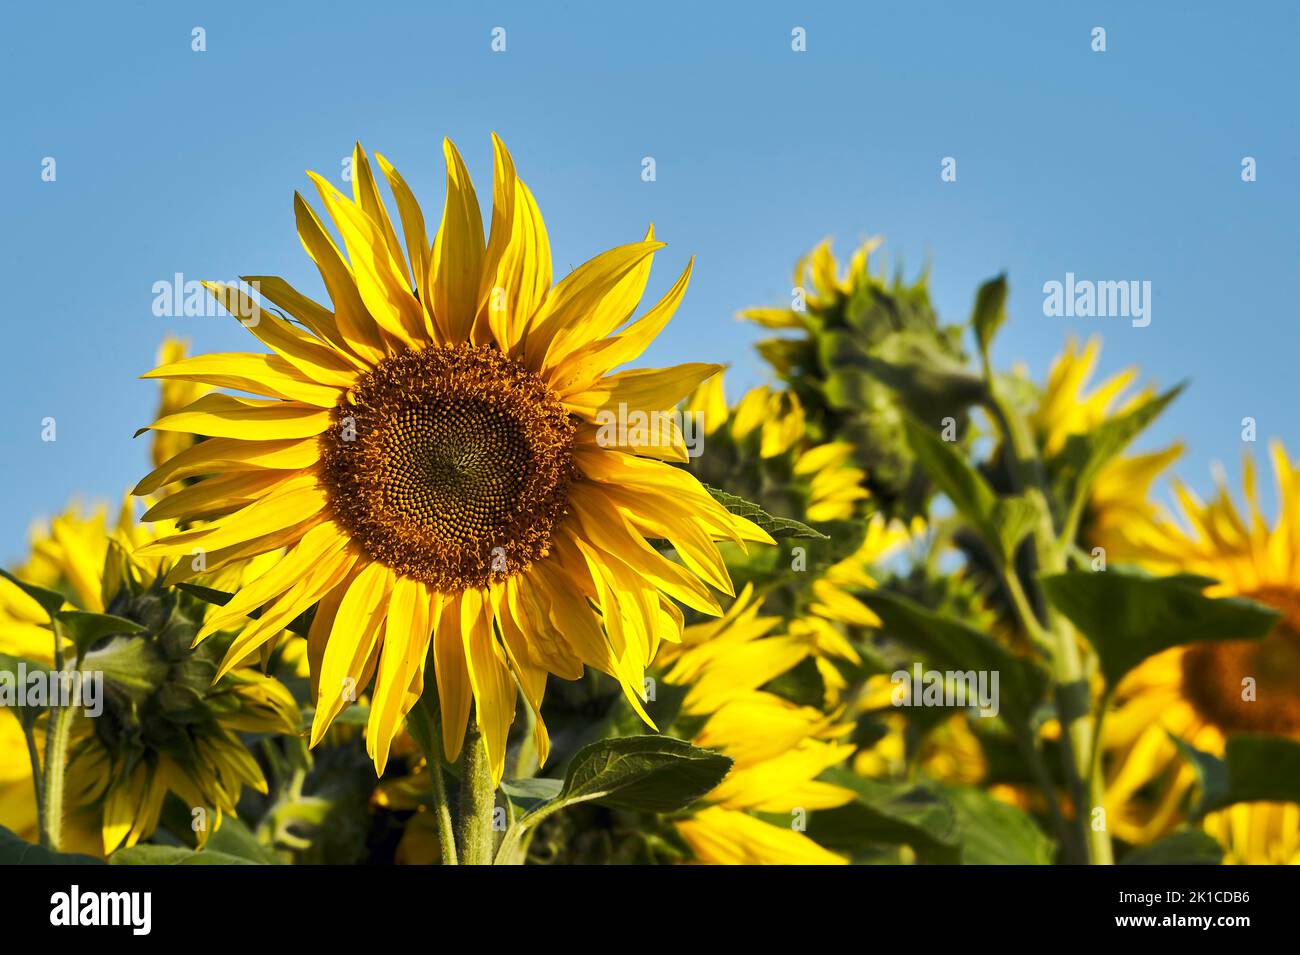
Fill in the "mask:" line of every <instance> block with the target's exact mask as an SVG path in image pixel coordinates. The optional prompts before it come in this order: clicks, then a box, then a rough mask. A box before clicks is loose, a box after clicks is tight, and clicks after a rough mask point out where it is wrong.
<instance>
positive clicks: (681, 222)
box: [0, 2, 1300, 559]
mask: <svg viewBox="0 0 1300 955" xmlns="http://www.w3.org/2000/svg"><path fill="white" fill-rule="evenodd" d="M448 6H450V5H448V4H441V3H440V4H432V3H401V2H384V3H370V4H356V3H346V4H345V3H326V2H313V3H296V4H288V3H276V4H269V3H249V2H233V3H232V2H222V3H215V2H212V3H184V2H167V3H163V2H156V3H134V4H115V5H108V4H102V3H84V4H60V3H49V4H39V5H38V4H19V5H14V6H13V7H12V9H10V10H8V11H7V12H6V24H5V30H4V34H5V35H4V38H3V40H0V44H3V48H2V49H0V54H2V55H0V80H2V82H0V103H3V120H4V140H3V148H2V149H0V183H2V185H0V211H2V213H3V219H2V221H3V224H4V228H3V230H2V231H0V270H2V272H0V276H2V277H3V281H4V289H5V305H4V309H5V314H4V335H5V338H4V351H3V354H4V374H3V376H2V377H0V389H2V395H3V406H4V409H5V413H4V415H3V425H2V426H0V427H3V437H4V448H5V452H6V453H5V454H4V456H3V460H4V464H3V469H2V471H0V494H2V496H3V501H4V506H3V508H2V509H0V558H5V559H11V558H15V557H18V556H19V555H20V554H21V552H22V549H23V542H24V538H25V535H26V529H27V526H28V524H29V522H30V521H31V520H32V518H33V517H35V516H37V515H40V514H49V513H51V512H54V511H57V510H58V509H60V508H61V507H62V506H63V504H64V503H65V501H66V500H67V499H68V498H69V497H70V496H72V495H74V494H76V493H78V492H80V493H81V494H82V495H84V496H87V497H92V498H93V497H107V498H112V497H115V496H116V495H118V494H120V493H121V492H122V491H123V490H124V489H125V488H126V487H128V486H130V485H131V484H132V483H133V482H134V480H135V479H136V478H138V477H139V476H140V475H141V474H142V473H143V471H144V470H145V469H146V465H147V447H146V444H145V441H146V439H144V438H142V439H140V440H137V441H132V439H131V434H132V432H133V431H134V430H135V429H136V428H138V427H140V426H141V425H143V424H146V423H147V422H148V420H149V415H150V412H151V410H152V407H153V404H154V401H155V397H156V392H155V386H154V385H153V384H151V383H148V382H143V381H138V380H137V379H136V376H137V375H138V374H139V373H141V372H143V371H145V370H147V369H148V368H149V367H151V363H152V360H153V356H154V352H155V350H156V348H157V345H158V341H159V339H160V337H161V336H162V335H163V333H165V332H172V333H177V334H181V335H184V336H187V337H188V338H190V339H191V340H192V341H193V344H194V346H195V347H196V348H197V349H200V350H254V349H255V343H254V341H253V339H252V338H251V336H249V335H248V334H247V333H246V332H245V331H244V330H243V329H241V328H239V327H238V325H237V324H236V323H235V322H234V321H233V319H229V318H222V319H216V318H189V319H186V318H158V317H155V316H154V315H153V314H152V312H151V303H152V300H153V293H152V291H151V288H152V285H153V283H154V282H155V281H158V280H160V279H168V278H170V277H171V276H172V274H173V273H175V272H181V273H184V275H185V276H186V277H187V278H218V279H229V278H232V277H234V276H237V275H240V274H253V273H264V274H280V275H283V276H285V277H286V278H288V279H290V280H291V281H293V282H295V283H302V284H303V287H304V288H305V289H306V290H308V291H309V292H312V293H316V294H317V297H321V296H322V295H323V292H321V291H320V285H319V279H318V277H317V276H316V274H315V272H314V270H313V269H312V268H311V265H310V262H309V261H308V260H307V258H306V256H305V254H304V253H303V251H302V249H301V247H300V246H299V243H298V240H297V237H296V236H295V234H294V231H293V212H292V201H291V200H292V194H293V190H295V189H298V190H302V191H304V192H307V191H308V189H309V187H310V183H309V182H308V180H307V179H306V177H305V176H304V174H303V172H304V170H305V169H308V168H312V169H316V170H319V171H320V172H322V173H323V174H325V175H327V176H333V177H334V178H335V179H336V180H337V178H338V176H339V171H340V161H341V160H342V158H343V157H344V156H345V155H346V154H347V153H348V152H349V150H350V148H351V145H352V142H353V141H354V139H357V138H360V139H361V140H362V141H363V143H364V144H365V145H366V146H367V147H368V148H370V149H372V150H375V149H377V150H379V151H382V152H384V153H385V154H386V155H388V156H389V157H390V158H391V159H393V160H394V161H395V162H396V163H397V165H398V167H399V168H400V169H401V170H402V171H403V173H404V175H405V176H406V178H407V179H408V181H410V182H411V184H412V186H413V187H414V188H415V190H416V193H417V195H419V196H420V197H421V199H422V200H423V201H425V202H426V204H427V205H429V206H431V207H432V211H431V212H430V213H429V217H430V218H432V219H433V220H434V221H435V222H436V220H437V218H438V215H439V214H438V211H437V210H438V209H439V207H440V204H441V197H442V189H443V186H442V176H443V172H442V163H441V157H440V152H439V142H440V140H441V137H443V136H444V135H445V136H450V137H451V138H452V139H453V140H454V141H455V142H456V143H457V144H458V145H459V146H460V148H461V150H462V152H463V153H464V154H465V157H466V159H467V161H468V163H469V165H470V169H471V172H472V173H473V174H474V176H475V178H476V181H478V182H479V183H480V186H481V192H480V194H481V196H483V197H484V198H486V196H487V195H489V194H490V169H491V149H490V142H489V138H488V134H489V132H490V131H492V130H496V131H497V132H499V133H500V134H501V135H502V137H503V138H504V139H505V141H506V142H507V144H508V145H509V146H510V148H511V150H512V151H513V153H514V156H515V160H516V162H517V164H518V166H519V168H520V171H521V173H522V175H523V176H524V177H525V178H526V179H527V181H528V182H529V184H530V185H531V186H532V187H533V190H534V192H535V193H536V195H537V196H538V198H539V202H540V204H541V208H542V211H543V214H544V215H545V216H546V219H547V223H548V226H549V229H550V235H551V241H552V244H553V247H554V249H555V260H556V265H557V272H562V270H564V269H566V268H567V267H568V266H570V265H577V264H578V263H580V262H582V261H584V260H585V259H586V258H588V257H589V256H591V255H592V254H595V253H596V252H598V251H600V250H603V249H604V248H606V247H608V246H610V245H613V244H616V243H621V242H626V241H629V240H632V239H636V238H639V237H640V235H641V233H642V230H643V229H644V227H645V225H646V223H647V222H649V221H653V222H654V223H655V226H656V229H657V231H658V233H659V235H660V237H661V238H664V239H666V240H667V241H668V242H669V247H668V249H666V250H665V251H664V252H663V253H661V255H660V257H659V260H658V268H657V270H656V272H657V274H656V276H655V278H654V279H653V280H652V287H651V292H652V293H656V294H657V291H658V290H662V289H663V288H666V287H667V284H668V283H670V282H671V281H672V279H673V278H674V277H675V276H676V275H677V273H678V272H679V271H680V269H681V267H682V265H683V264H684V262H685V260H686V258H687V256H689V255H691V254H694V255H696V256H697V268H696V272H695V279H694V281H693V283H692V287H691V290H690V292H689V293H688V295H687V298H686V301H685V303H684V305H683V307H682V309H681V310H680V311H679V313H678V317H677V318H676V320H675V321H674V323H673V324H672V325H671V326H670V327H669V330H668V331H667V332H666V333H665V335H664V336H663V337H662V339H661V340H660V341H659V342H658V343H657V344H656V345H655V346H654V348H653V350H652V351H651V352H650V353H649V354H648V355H647V363H648V364H655V365H660V364H668V363H672V362H676V361H682V360H688V359H696V360H705V359H707V360H718V361H727V362H731V363H733V365H734V367H735V370H734V373H733V377H734V379H735V385H741V384H752V383H756V382H757V381H759V380H760V379H761V377H762V368H761V366H760V365H759V363H758V361H757V359H756V358H755V357H754V356H753V355H752V352H751V349H750V348H749V345H750V343H751V342H752V341H754V340H755V339H757V338H758V337H760V332H759V330H758V329H755V328H752V327H750V326H748V325H744V324H741V323H737V322H735V321H734V320H733V318H732V316H733V314H734V312H735V311H736V310H737V309H738V308H741V307H743V306H745V305H748V304H766V303H779V302H781V301H783V300H788V295H789V286H790V281H789V273H790V268H791V265H792V263H793V261H794V259H795V258H796V256H798V255H799V254H800V253H801V252H803V251H804V250H805V249H807V248H809V247H810V246H812V245H813V244H814V243H815V242H817V241H818V240H819V239H821V238H822V237H823V236H827V235H833V236H835V237H836V239H837V240H838V248H839V249H841V250H847V249H848V248H850V247H851V245H852V244H854V243H855V242H856V241H857V240H858V239H860V238H861V237H863V236H865V235H868V234H873V233H883V234H884V235H885V237H886V240H887V247H888V249H889V250H890V251H891V253H894V254H898V255H901V256H902V259H903V261H904V263H905V264H906V266H907V267H908V269H909V271H915V269H917V268H919V267H920V266H921V265H922V264H923V263H924V262H925V261H926V260H927V259H928V260H930V261H931V262H932V280H933V291H934V295H935V298H936V300H937V303H938V306H939V308H940V312H941V315H943V317H944V318H946V319H947V320H949V321H955V320H962V319H964V318H965V317H966V315H967V312H968V310H969V307H970V303H971V300H972V297H973V294H974V291H975V289H976V287H977V285H978V283H979V282H980V281H981V280H983V279H985V278H987V277H989V276H991V275H993V274H995V273H997V272H999V271H1001V270H1004V269H1005V270H1006V271H1007V272H1008V273H1009V276H1010V280H1011V283H1012V296H1011V309H1012V319H1011V321H1010V323H1009V324H1008V326H1007V328H1006V329H1005V330H1004V332H1003V334H1002V337H1001V340H1000V341H999V343H998V348H997V358H998V361H999V363H1001V364H1007V363H1009V362H1011V361H1014V360H1018V359H1023V360H1025V361H1026V362H1028V364H1029V366H1030V368H1031V369H1032V370H1033V371H1034V373H1035V374H1036V375H1038V376H1040V377H1041V375H1042V374H1043V373H1044V372H1045V370H1046V368H1047V365H1048V363H1049V361H1050V358H1051V356H1052V355H1053V354H1054V353H1056V352H1057V351H1058V350H1059V349H1060V347H1061V345H1062V343H1063V342H1064V340H1065V338H1066V336H1067V335H1068V334H1070V333H1072V332H1073V333H1076V334H1079V335H1088V334H1090V333H1094V332H1097V333H1104V334H1105V338H1106V348H1105V353H1104V356H1103V370H1114V369H1117V368H1119V367H1122V366H1124V365H1126V364H1129V363H1139V364H1140V365H1142V367H1143V368H1144V369H1145V370H1146V371H1147V372H1148V373H1149V374H1150V375H1151V376H1153V377H1154V378H1155V379H1157V380H1158V381H1159V382H1160V383H1162V384H1171V383H1173V382H1174V381H1176V380H1179V379H1181V378H1183V377H1190V378H1191V379H1192V388H1191V391H1190V392H1189V393H1188V394H1187V395H1186V396H1185V397H1183V398H1182V399H1181V400H1180V401H1179V402H1178V404H1177V405H1176V406H1175V407H1174V408H1173V409H1172V411H1171V412H1169V413H1168V414H1167V416H1166V417H1165V418H1164V419H1163V421H1162V423H1161V424H1160V426H1159V427H1158V429H1157V430H1156V431H1155V432H1154V434H1153V435H1152V437H1151V440H1150V441H1149V442H1148V443H1149V444H1151V443H1155V442H1158V441H1162V440H1169V439H1171V438H1173V437H1175V436H1180V435H1181V436H1186V438H1187V439H1188V440H1189V442H1190V446H1191V450H1190V454H1189V455H1188V457H1187V458H1186V459H1185V460H1184V462H1183V464H1182V465H1181V466H1180V469H1179V471H1180V473H1181V474H1183V475H1184V476H1185V477H1186V478H1188V479H1189V480H1191V481H1192V482H1193V483H1194V484H1195V485H1197V486H1199V487H1202V488H1207V487H1208V484H1209V473H1208V465H1209V462H1210V461H1212V460H1215V459H1218V460H1223V461H1225V463H1227V464H1228V465H1229V468H1230V470H1232V471H1234V472H1235V470H1236V467H1237V461H1238V458H1239V456H1240V453H1241V450H1242V443H1241V441H1240V437H1239V422H1240V420H1241V418H1242V417H1243V416H1246V415H1252V416H1254V417H1256V418H1257V419H1258V421H1259V428H1260V436H1261V445H1259V446H1258V447H1259V448H1260V449H1261V450H1262V441H1263V440H1264V439H1266V438H1267V437H1270V436H1279V437H1282V438H1284V439H1286V440H1287V442H1288V443H1289V445H1290V446H1291V448H1292V450H1293V452H1295V453H1297V454H1300V426H1298V425H1297V419H1296V414H1295V404H1296V396H1297V393H1298V391H1297V387H1296V379H1297V375H1298V371H1297V367H1296V365H1297V347H1296V346H1297V342H1300V336H1297V334H1296V332H1295V325H1296V322H1297V318H1300V316H1298V315H1297V304H1296V295H1295V286H1294V281H1293V279H1292V276H1293V275H1294V274H1295V263H1296V259H1297V235H1298V232H1297V223H1298V222H1300V190H1298V189H1297V181H1298V179H1300V149H1297V144H1298V142H1300V133H1298V132H1297V117H1298V116H1300V113H1297V110H1296V105H1295V95H1296V91H1297V88H1300V83H1297V79H1298V78H1300V76H1298V74H1300V68H1298V67H1297V56H1296V52H1295V43H1296V39H1297V36H1298V35H1300V29H1298V27H1300V18H1298V16H1297V13H1296V6H1295V5H1294V4H1291V3H1281V2H1278V3H1267V2H1266V3H1252V4H1249V5H1246V6H1241V5H1234V4H1227V3H1223V4H1218V5H1213V6H1212V5H1210V4H1198V3H1172V2H1170V3H1155V2H1148V3H1142V4H1131V3H1130V4H1122V3H1100V4H1098V3H1090V4H1086V5H1085V4H1060V3H1050V4H1049V3H1002V4H995V5H990V4H975V3H967V2H960V3H958V2H954V3H947V4H938V3H902V2H894V3H879V2H873V3H853V4H849V3H843V4H835V3H826V2H822V3H816V4H808V3H805V4H797V3H784V4H771V3H753V2H751V3H745V4H734V5H725V6H726V7H727V9H723V7H724V5H723V4H704V3H699V2H695V3H674V2H657V3H653V4H618V5H615V4H611V3H608V2H606V3H589V4H588V3H583V4H579V3H563V4H558V3H557V4H543V3H536V2H530V3H510V4H507V3H486V2H484V3H463V4H459V5H456V6H458V7H459V8H461V9H460V10H451V9H446V7H448ZM195 26H201V27H204V28H205V29H206V31H207V47H208V49H207V52H205V53H195V52H192V51H191V49H190V43H191V40H190V37H191V32H190V31H191V29H192V28H193V27H195ZM496 26H501V27H504V28H505V29H506V31H507V32H506V43H507V49H506V52H505V53H504V54H494V53H493V52H492V51H491V49H490V31H491V29H492V28H493V27H496ZM795 26H802V27H804V28H805V29H806V31H807V52H805V53H799V54H796V53H794V52H792V51H791V48H790V33H791V29H792V28H793V27H795ZM1094 26H1103V27H1105V28H1106V30H1107V32H1108V36H1107V45H1108V50H1107V52H1105V53H1102V54H1098V53H1094V52H1092V51H1091V50H1090V31H1091V29H1092V28H1093V27H1094ZM647 155H649V156H653V157H655V159H656V162H657V173H658V180H657V181H656V182H654V183H646V182H643V181H642V180H641V176H640V173H641V159H642V157H643V156H647ZM1248 155H1249V156H1254V157H1256V158H1257V160H1258V177H1259V178H1258V181H1257V182H1254V183H1250V184H1246V183H1243V182H1242V181H1241V178H1240V162H1241V158H1242V157H1243V156H1248ZM45 156H52V157H54V158H55V159H56V160H57V176H58V178H57V181H55V182H52V183H47V182H42V181H41V176H40V173H41V160H42V158H43V157H45ZM944 156H953V157H956V159H957V160H958V181H957V182H956V183H949V184H945V183H942V182H941V181H940V177H939V164H940V160H941V159H942V157H944ZM1067 271H1073V272H1074V273H1076V274H1077V275H1078V276H1080V277H1081V278H1093V279H1139V280H1149V281H1151V282H1152V285H1153V314H1152V322H1151V325H1150V326H1149V327H1147V328H1143V329H1135V328H1131V327H1129V325H1128V323H1127V322H1126V321H1123V320H1118V319H1110V320H1103V319H1096V318H1092V319H1085V318H1047V317H1044V315H1043V313H1042V292H1041V289H1042V285H1043V283H1044V282H1045V281H1048V280H1050V279H1061V278H1063V276H1064V274H1065V273H1066V272H1067ZM734 393H735V390H734V389H733V394H734ZM46 416H53V417H55V418H56V419H57V422H58V440H57V441H56V442H55V443H53V444H50V443H43V442H42V441H41V436H40V430H41V420H42V418H44V417H46Z"/></svg>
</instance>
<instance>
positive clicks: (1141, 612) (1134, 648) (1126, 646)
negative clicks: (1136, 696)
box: [1039, 569, 1278, 687]
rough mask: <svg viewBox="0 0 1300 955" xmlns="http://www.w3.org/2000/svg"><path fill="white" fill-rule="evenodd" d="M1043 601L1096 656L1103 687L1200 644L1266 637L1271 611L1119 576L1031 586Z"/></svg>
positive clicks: (1066, 578)
mask: <svg viewBox="0 0 1300 955" xmlns="http://www.w3.org/2000/svg"><path fill="white" fill-rule="evenodd" d="M1039 579H1040V580H1041V581H1042V584H1043V589H1044V591H1045V592H1046V594H1047V597H1048V599H1049V600H1051V602H1052V603H1053V604H1054V605H1055V606H1056V608H1057V609H1058V610H1060V611H1061V613H1063V614H1065V616H1066V617H1068V618H1069V619H1070V622H1071V623H1073V624H1074V625H1075V626H1076V627H1078V628H1079V630H1080V631H1081V632H1082V633H1083V635H1084V636H1085V637H1087V638H1088V640H1089V642H1090V643H1091V644H1092V645H1093V647H1094V648H1095V649H1096V651H1097V654H1098V656H1099V657H1100V658H1101V671H1102V674H1103V675H1104V676H1105V677H1106V681H1107V683H1108V685H1109V686H1111V687H1114V686H1116V685H1118V683H1119V681H1120V679H1121V678H1122V677H1123V676H1124V674H1126V673H1128V672H1129V671H1130V670H1132V669H1133V668H1134V667H1135V666H1137V665H1138V664H1139V663H1141V662H1142V661H1143V660H1145V659H1146V658H1147V657H1150V656H1152V655H1154V654H1157V653H1160V652H1161V651H1162V650H1168V649H1169V648H1170V647H1176V646H1181V645H1183V644H1187V643H1196V642H1199V641H1204V640H1248V639H1259V638H1260V637H1263V636H1264V635H1266V634H1267V633H1268V632H1269V631H1270V630H1271V629H1272V628H1273V624H1274V623H1276V622H1277V620H1278V614H1277V612H1276V611H1274V610H1271V609H1269V608H1268V607H1265V606H1264V605H1263V604H1259V603H1255V602H1254V601H1252V600H1245V599H1243V598H1240V597H1219V598H1214V597H1207V596H1205V595H1204V594H1203V593H1201V585H1202V583H1203V582H1202V581H1199V580H1196V579H1188V578H1185V577H1147V576H1145V575H1141V574H1133V573H1127V572H1124V571H1119V570H1114V569H1111V570H1106V571H1086V570H1078V571H1070V572H1067V573H1064V574H1050V575H1046V576H1043V577H1041V578H1039Z"/></svg>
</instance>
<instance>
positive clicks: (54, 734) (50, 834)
mask: <svg viewBox="0 0 1300 955" xmlns="http://www.w3.org/2000/svg"><path fill="white" fill-rule="evenodd" d="M75 711H76V707H75V705H73V704H71V703H70V704H68V705H67V706H52V707H51V708H50V723H49V727H48V729H47V731H46V736H45V798H44V802H43V805H42V807H41V812H40V817H41V822H42V824H43V826H44V829H43V830H42V832H41V845H43V846H45V848H47V849H50V850H53V851H55V852H57V851H58V850H59V846H60V844H61V843H62V841H63V777H64V770H65V769H66V768H67V762H68V737H69V736H70V734H71V730H72V717H73V715H74V714H75Z"/></svg>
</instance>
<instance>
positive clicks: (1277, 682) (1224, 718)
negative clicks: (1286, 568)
mask: <svg viewBox="0 0 1300 955" xmlns="http://www.w3.org/2000/svg"><path fill="white" fill-rule="evenodd" d="M1246 596H1248V597H1250V598H1252V599H1254V600H1258V601H1259V602H1260V603H1263V604H1268V605H1269V606H1270V607H1273V608H1274V609H1276V610H1280V611H1282V614H1283V616H1282V619H1281V620H1279V621H1278V623H1277V626H1275V627H1274V628H1273V631H1272V632H1271V633H1270V634H1269V635H1268V636H1266V637H1264V638H1263V639H1262V640H1223V641H1219V642H1216V643H1198V644H1193V645H1192V646H1191V647H1190V648H1189V649H1188V650H1187V651H1186V653H1184V654H1183V686H1184V693H1185V694H1186V696H1187V699H1188V700H1190V701H1191V703H1192V705H1193V706H1194V707H1196V710H1197V712H1198V713H1200V714H1201V716H1202V717H1204V718H1205V719H1207V720H1209V721H1210V722H1211V723H1213V724H1214V725H1216V726H1217V727H1219V729H1221V730H1222V731H1223V732H1225V733H1242V732H1258V733H1281V734H1300V594H1296V593H1294V592H1292V591H1290V590H1289V589H1286V588H1280V587H1269V588H1264V589H1262V590H1259V591H1257V592H1255V593H1252V594H1247V595H1246Z"/></svg>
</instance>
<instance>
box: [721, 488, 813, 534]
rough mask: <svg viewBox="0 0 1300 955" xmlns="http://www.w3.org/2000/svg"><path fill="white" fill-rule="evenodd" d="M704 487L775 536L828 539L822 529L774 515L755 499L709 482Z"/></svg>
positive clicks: (737, 513)
mask: <svg viewBox="0 0 1300 955" xmlns="http://www.w3.org/2000/svg"><path fill="white" fill-rule="evenodd" d="M704 489H705V490H706V491H708V492H709V494H711V495H712V496H713V499H714V500H715V501H717V502H718V503H719V504H721V505H722V506H723V507H725V508H726V509H727V510H729V511H730V512H731V513H732V514H736V515H739V516H740V517H743V518H745V519H746V520H750V521H753V522H754V523H755V524H757V525H758V526H759V527H761V528H762V529H763V530H765V531H767V532H768V533H769V534H771V535H772V536H773V537H775V538H778V539H779V538H782V537H805V538H811V539H813V540H826V535H825V534H823V533H822V532H821V531H817V530H813V529H812V528H811V527H809V526H808V525H807V524H804V523H802V522H800V521H796V520H792V519H791V518H788V517H774V516H773V515H771V514H769V513H767V511H765V510H763V509H762V508H761V507H759V506H758V505H757V504H755V503H754V502H753V501H747V500H745V499H744V498H743V497H737V496H736V495H734V494H728V493H727V492H726V491H720V490H718V489H717V488H716V487H709V485H707V484H705V485H704Z"/></svg>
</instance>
